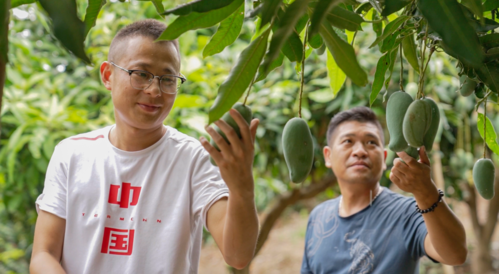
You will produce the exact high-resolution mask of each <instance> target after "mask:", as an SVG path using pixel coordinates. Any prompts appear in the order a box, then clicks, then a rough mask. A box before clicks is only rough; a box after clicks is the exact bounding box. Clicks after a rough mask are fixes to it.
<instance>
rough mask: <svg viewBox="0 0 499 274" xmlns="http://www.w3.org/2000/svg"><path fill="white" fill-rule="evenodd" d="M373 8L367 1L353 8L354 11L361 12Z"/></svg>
mask: <svg viewBox="0 0 499 274" xmlns="http://www.w3.org/2000/svg"><path fill="white" fill-rule="evenodd" d="M372 8H373V5H372V4H371V3H369V2H364V3H362V4H360V5H359V6H358V7H357V9H356V10H355V13H358V14H362V13H364V12H368V11H370V10H371V9H372Z"/></svg>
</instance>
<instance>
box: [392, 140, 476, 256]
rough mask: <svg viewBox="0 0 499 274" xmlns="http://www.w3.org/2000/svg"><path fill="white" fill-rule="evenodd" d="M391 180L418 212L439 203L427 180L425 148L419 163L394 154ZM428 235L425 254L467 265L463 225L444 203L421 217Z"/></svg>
mask: <svg viewBox="0 0 499 274" xmlns="http://www.w3.org/2000/svg"><path fill="white" fill-rule="evenodd" d="M397 154H398V155H399V156H400V158H401V159H402V160H403V161H404V162H405V163H404V162H401V161H400V160H399V159H396V161H394V166H393V168H392V172H391V174H390V179H391V180H392V182H394V183H395V184H396V185H397V186H398V187H399V188H400V189H402V190H403V191H406V192H410V193H412V194H414V197H415V199H416V203H417V205H418V207H419V208H420V209H423V210H424V209H428V208H430V207H431V206H432V205H433V204H434V203H435V202H437V201H438V200H439V193H438V191H437V187H436V186H435V184H434V183H433V181H432V179H431V176H430V160H429V159H428V155H427V154H426V150H425V148H424V147H421V149H420V150H419V156H420V158H421V160H420V162H418V161H416V160H415V159H414V158H412V157H410V156H409V155H407V154H406V153H405V152H399V153H397ZM422 215H423V218H424V221H425V224H426V228H427V229H428V235H427V236H426V238H425V242H424V247H425V251H426V254H427V255H428V256H430V257H431V258H433V259H434V260H437V261H439V262H441V263H443V264H447V265H460V264H463V263H464V262H465V261H466V256H467V253H468V250H467V248H466V233H465V231H464V227H463V224H462V223H461V221H459V219H458V218H457V217H456V215H454V213H453V212H452V210H450V208H449V206H448V205H447V204H446V203H445V201H444V200H442V202H440V203H438V205H437V207H435V208H434V211H432V212H428V213H425V214H422Z"/></svg>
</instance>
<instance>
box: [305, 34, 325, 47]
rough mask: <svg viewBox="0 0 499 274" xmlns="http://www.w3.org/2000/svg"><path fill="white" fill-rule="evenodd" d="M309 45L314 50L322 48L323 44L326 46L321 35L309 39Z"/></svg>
mask: <svg viewBox="0 0 499 274" xmlns="http://www.w3.org/2000/svg"><path fill="white" fill-rule="evenodd" d="M309 33H310V32H309ZM308 44H309V45H310V46H311V47H312V48H314V49H318V48H320V47H321V46H322V44H324V41H323V40H322V37H321V35H320V34H316V35H314V36H313V37H311V38H310V39H308Z"/></svg>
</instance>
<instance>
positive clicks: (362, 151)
mask: <svg viewBox="0 0 499 274" xmlns="http://www.w3.org/2000/svg"><path fill="white" fill-rule="evenodd" d="M352 149H353V150H352V154H353V156H355V157H357V158H360V159H363V158H366V157H367V151H366V148H365V147H364V144H362V142H356V143H355V145H354V146H353V148H352Z"/></svg>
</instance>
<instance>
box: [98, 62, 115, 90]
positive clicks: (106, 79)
mask: <svg viewBox="0 0 499 274" xmlns="http://www.w3.org/2000/svg"><path fill="white" fill-rule="evenodd" d="M112 74H113V72H112V69H111V64H110V63H109V62H107V61H105V62H103V63H102V64H101V65H100V78H101V80H102V83H104V87H106V89H107V90H111V89H112V88H111V87H112V85H111V75H112Z"/></svg>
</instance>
